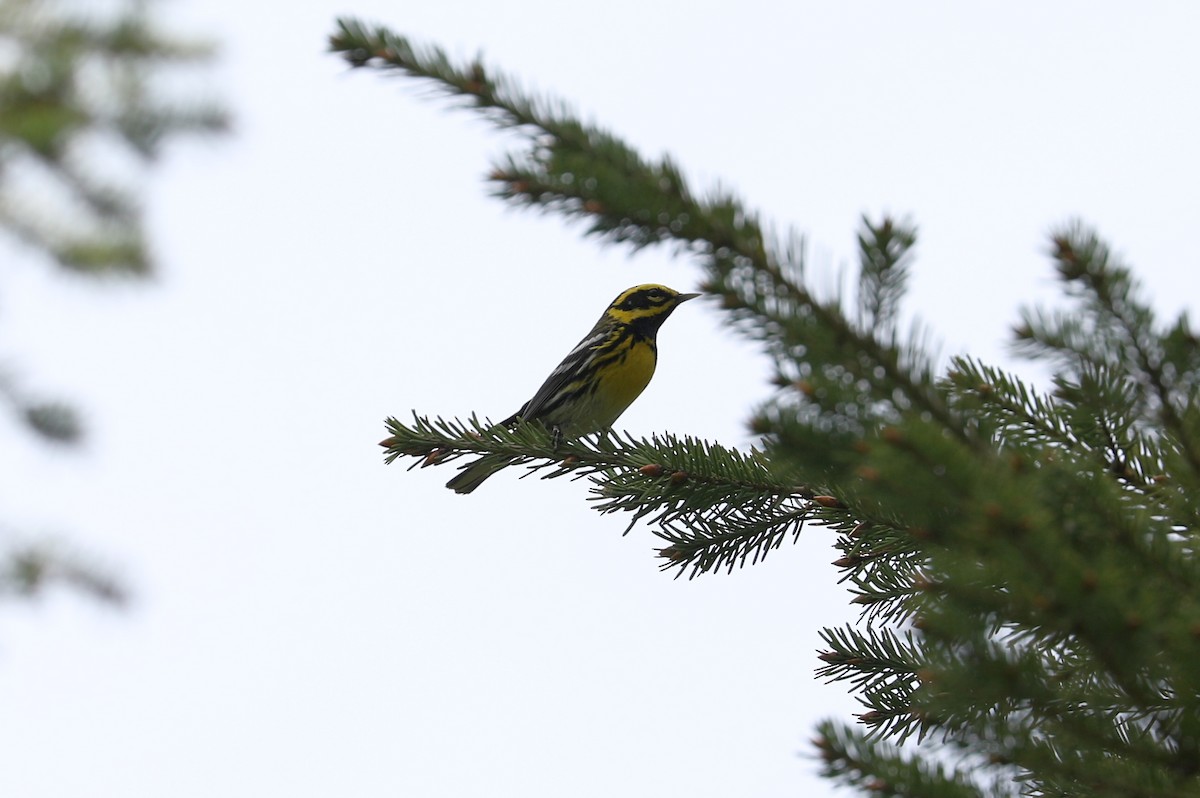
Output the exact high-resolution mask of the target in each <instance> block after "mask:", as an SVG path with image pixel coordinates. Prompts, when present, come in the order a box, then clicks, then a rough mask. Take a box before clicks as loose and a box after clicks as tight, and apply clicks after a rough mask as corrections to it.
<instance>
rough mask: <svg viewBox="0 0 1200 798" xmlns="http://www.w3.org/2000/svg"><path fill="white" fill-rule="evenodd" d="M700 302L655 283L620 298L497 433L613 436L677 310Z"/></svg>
mask: <svg viewBox="0 0 1200 798" xmlns="http://www.w3.org/2000/svg"><path fill="white" fill-rule="evenodd" d="M698 296H700V294H681V293H680V292H678V291H675V290H673V289H671V288H667V287H666V286H665V285H658V284H656V283H647V284H645V285H635V286H634V287H633V288H629V289H627V290H625V291H622V292H621V293H620V294H619V295H618V296H617V298H616V299H614V300H613V301H612V304H610V305H609V306H608V307H607V308H606V309H605V311H604V314H603V315H602V316H601V317H600V320H599V321H597V322H596V326H595V327H593V328H592V330H591V332H589V333H588V334H587V335H585V336H584V337H583V340H582V341H580V342H579V343H578V344H576V345H575V348H574V349H572V350H571V351H570V352H569V353H568V354H567V356H566V357H564V358H563V360H562V362H561V363H559V364H558V366H557V367H556V368H555V369H554V371H552V372H550V376H549V377H547V378H546V381H545V382H544V383H542V387H541V388H539V389H538V390H537V393H535V394H534V395H533V398H532V399H530V400H529V401H528V402H526V403H525V404H524V405H522V406H521V409H520V410H518V411H517V412H515V413H513V414H512V415H511V416H509V417H508V418H506V419H504V420H503V421H501V422H500V425H499V426H504V427H510V428H511V427H513V426H515V425H516V424H518V423H521V422H529V421H537V422H540V423H541V424H543V425H544V426H545V427H546V428H548V429H549V430H550V431H551V432H552V433H553V435H554V440H555V441H556V442H557V441H561V440H563V439H570V438H578V437H580V436H583V435H589V434H591V433H594V432H602V431H606V430H608V429H610V428H611V427H612V425H613V422H615V421H616V420H617V418H619V417H620V415H621V414H622V413H624V412H625V410H626V408H628V407H629V406H630V405H631V404H633V401H634V400H635V399H637V398H638V396H640V395H641V393H642V391H643V390H644V389H645V388H646V386H647V385H649V384H650V378H651V377H653V376H654V367H655V365H656V364H657V362H658V344H657V341H656V336H657V335H658V329H659V327H661V326H662V323H663V322H664V321H666V320H667V317H668V316H670V315H671V313H672V312H673V311H674V310H675V308H677V307H679V306H680V305H681V304H683V303H684V302H687V301H688V300H689V299H695V298H696V297H698ZM513 459H514V458H513V457H511V456H508V455H501V454H485V455H484V456H483V457H480V458H479V459H478V460H475V461H473V462H471V463H468V464H467V465H466V466H464V467H463V468H462V470H461V471H460V472H459V473H458V475H457V476H455V477H454V478H453V479H451V480H450V481H449V482H447V483H446V487H447V488H450V489H451V490H453V491H455V492H456V493H470V492H471V491H473V490H475V489H476V488H478V487H479V486H480V485H481V484H482V483H483V481H484V480H485V479H487V478H488V477H490V476H491V475H492V474H494V473H496V472H497V471H499V470H500V469H502V468H504V467H505V466H507V465H509V464H510V463H511V462H512V461H513Z"/></svg>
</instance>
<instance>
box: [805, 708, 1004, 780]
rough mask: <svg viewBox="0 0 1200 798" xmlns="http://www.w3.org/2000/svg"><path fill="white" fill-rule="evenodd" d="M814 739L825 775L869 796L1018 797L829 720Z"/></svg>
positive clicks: (964, 773)
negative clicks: (977, 783) (985, 786)
mask: <svg viewBox="0 0 1200 798" xmlns="http://www.w3.org/2000/svg"><path fill="white" fill-rule="evenodd" d="M818 734H819V736H818V737H817V739H816V740H815V741H814V744H815V746H816V748H817V752H818V755H819V757H820V759H821V763H822V775H824V776H825V777H827V778H830V779H833V780H834V781H836V782H838V783H840V784H844V785H846V786H850V787H857V788H859V789H861V790H863V791H864V792H865V793H866V794H869V795H878V796H887V798H983V796H1014V798H1015V796H1016V795H1017V793H1016V792H1015V791H1014V790H1013V789H1012V787H1008V788H1002V787H1001V786H1000V785H999V784H996V785H994V786H993V788H992V789H990V790H987V791H984V790H983V789H982V788H981V787H980V786H978V785H976V784H975V783H974V780H973V779H972V776H971V775H970V771H963V770H960V771H951V770H950V769H949V768H947V767H946V765H944V764H942V763H940V762H936V763H931V762H927V761H925V760H923V759H921V758H919V757H915V756H905V755H903V754H901V753H900V751H899V750H898V749H896V748H894V747H892V746H884V745H881V744H879V743H877V742H876V741H875V740H874V739H873V738H871V737H870V736H868V735H865V734H862V733H860V732H857V731H854V730H851V729H847V728H844V727H841V726H838V725H837V724H834V723H830V722H826V723H823V724H821V726H820V727H819V729H818Z"/></svg>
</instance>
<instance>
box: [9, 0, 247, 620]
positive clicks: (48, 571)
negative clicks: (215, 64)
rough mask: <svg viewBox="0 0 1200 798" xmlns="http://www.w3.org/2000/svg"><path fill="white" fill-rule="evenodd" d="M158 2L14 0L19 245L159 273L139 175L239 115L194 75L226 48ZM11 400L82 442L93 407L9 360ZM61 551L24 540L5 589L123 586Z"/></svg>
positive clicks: (72, 268) (26, 414) (112, 267)
mask: <svg viewBox="0 0 1200 798" xmlns="http://www.w3.org/2000/svg"><path fill="white" fill-rule="evenodd" d="M151 7H152V4H151V3H148V2H143V1H140V0H120V1H119V2H118V1H116V0H114V2H84V1H83V0H80V1H79V2H70V1H69V0H61V1H59V2H55V1H54V0H0V236H2V237H4V238H7V239H9V240H8V241H7V242H4V243H5V245H6V247H5V251H6V254H7V253H12V255H13V256H15V257H17V258H21V259H28V260H30V261H34V262H36V261H43V262H46V263H50V264H53V265H54V266H56V267H58V268H59V269H60V270H62V271H64V272H67V273H71V274H75V275H82V276H88V277H99V276H107V275H121V276H126V277H145V276H146V275H148V274H149V273H150V272H151V270H152V268H153V258H152V256H151V253H150V251H149V247H148V244H147V241H146V236H145V232H144V230H143V219H142V211H141V207H140V202H139V183H140V182H141V181H142V180H143V179H144V176H145V173H146V171H147V168H148V167H149V166H150V165H151V164H152V163H153V162H154V160H155V159H156V158H157V157H158V156H159V155H160V154H161V153H162V151H163V148H164V146H165V145H167V144H168V143H169V142H170V141H172V140H174V139H176V138H177V137H179V136H180V135H181V134H211V133H216V132H219V131H223V130H225V129H226V127H227V125H228V120H227V117H226V114H225V112H224V111H223V110H222V109H221V108H220V107H219V106H218V105H216V104H215V103H213V102H211V101H209V100H206V99H205V98H203V97H201V96H198V95H197V94H196V92H195V91H194V90H191V89H188V88H187V83H186V79H187V78H188V73H189V71H196V70H202V69H203V68H204V67H205V66H206V65H207V64H208V63H209V62H210V61H211V58H212V47H211V46H210V45H209V44H208V43H206V42H202V41H196V40H190V39H182V38H177V37H174V36H171V35H168V34H166V33H165V32H163V31H161V30H160V29H159V28H158V26H157V24H156V23H155V20H154V18H153V15H152V13H151ZM10 260H11V259H10ZM10 301H11V299H10ZM5 357H6V359H7V358H8V357H9V355H8V353H7V352H6V353H5ZM0 401H2V402H4V403H6V404H8V405H9V407H10V408H11V409H12V411H13V418H14V419H16V421H17V422H18V424H19V425H20V426H21V427H23V428H25V429H27V430H29V431H31V432H33V433H34V434H36V435H37V436H39V437H40V438H41V439H43V440H45V441H48V442H52V443H55V444H68V445H69V444H74V443H77V442H79V441H80V440H81V439H82V436H83V425H82V422H81V420H80V417H79V413H78V412H77V411H76V410H75V409H73V408H72V407H71V406H69V405H67V404H66V403H64V402H62V401H59V400H54V399H46V398H43V397H39V396H35V395H32V393H31V392H30V391H29V390H28V389H27V388H25V387H24V386H23V385H22V383H21V381H20V380H18V378H17V375H16V373H15V372H14V370H13V369H12V368H4V369H0ZM2 543H3V539H0V544H2ZM30 552H34V553H33V554H31V553H30ZM0 556H4V555H3V553H2V551H0ZM60 556H61V555H59V554H57V553H56V550H55V549H53V548H39V547H34V548H33V549H22V550H15V549H14V550H13V551H11V552H10V553H8V554H7V557H8V567H7V568H0V591H5V590H7V591H8V592H17V593H22V594H28V593H31V592H36V590H39V589H40V588H41V587H42V586H44V585H45V584H46V583H47V582H48V581H61V582H66V583H71V584H75V585H77V586H81V587H87V588H88V591H89V592H90V593H92V594H93V595H96V596H98V597H101V598H110V599H111V598H114V597H116V596H118V595H119V594H120V591H119V590H118V589H115V588H114V587H112V586H111V585H110V586H109V587H103V588H102V587H101V585H104V584H107V582H106V580H104V579H101V578H100V577H98V576H96V575H95V574H92V575H90V576H88V575H87V573H86V567H85V566H84V565H83V563H82V562H79V561H76V560H70V561H68V560H67V559H61V560H59V559H56V558H58V557H60ZM89 585H90V587H88V586H89Z"/></svg>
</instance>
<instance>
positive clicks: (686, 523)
mask: <svg viewBox="0 0 1200 798" xmlns="http://www.w3.org/2000/svg"><path fill="white" fill-rule="evenodd" d="M387 428H388V431H389V432H390V433H391V435H390V436H389V437H388V438H387V439H386V440H384V441H383V442H382V444H381V445H383V446H384V447H385V448H386V450H387V453H386V458H385V459H386V461H387V462H388V463H391V462H393V461H394V460H396V459H398V458H400V457H406V456H407V457H412V458H414V462H413V463H412V465H411V466H410V467H416V466H420V467H428V466H431V465H441V464H444V463H448V462H451V461H453V460H455V459H458V458H460V457H463V456H465V455H470V454H481V455H487V456H495V457H498V458H506V459H511V461H512V464H513V465H524V466H526V467H527V468H528V469H529V471H530V472H531V473H533V472H538V471H543V472H544V473H543V478H555V477H560V476H570V477H572V478H574V479H577V478H580V477H584V476H587V477H590V478H591V480H592V482H593V483H594V484H593V488H592V493H593V494H594V495H593V497H592V498H593V500H594V501H595V502H596V503H595V505H594V507H595V509H597V510H599V511H600V512H601V513H606V514H607V513H615V512H627V513H630V514H631V518H630V522H629V525H628V526H627V527H626V530H625V531H626V533H628V532H629V530H630V529H632V528H633V526H634V524H636V523H637V522H638V521H642V520H644V521H646V522H647V523H649V524H651V525H652V526H653V528H654V534H655V535H657V536H658V537H660V538H662V539H663V540H664V541H666V543H667V544H668V545H667V546H665V547H664V548H662V549H660V550H659V556H661V557H662V558H663V559H664V563H663V568H664V569H670V568H677V569H678V572H679V575H682V574H683V573H688V575H689V577H694V576H697V575H700V574H703V573H708V572H711V571H715V570H720V569H722V568H724V569H726V570H733V569H734V568H735V567H739V566H742V565H745V564H746V563H748V562H749V563H755V562H758V561H759V560H761V559H762V558H763V557H764V556H766V554H767V553H768V552H769V551H771V550H774V549H777V548H779V546H781V545H782V544H783V542H784V541H785V540H786V539H787V538H788V537H792V538H793V539H794V538H795V537H796V536H797V535H799V533H800V529H801V527H802V526H803V523H804V522H805V521H806V520H809V519H813V518H818V517H820V516H821V514H822V513H828V512H831V511H836V512H844V509H838V508H837V507H836V506H835V507H832V508H831V507H828V506H823V505H822V502H824V503H825V505H829V504H834V505H836V504H837V502H836V500H833V499H832V498H831V497H827V496H818V495H816V494H815V493H814V492H813V491H812V490H811V489H810V488H807V487H805V486H803V485H794V484H791V483H789V482H786V481H783V480H780V479H779V478H778V477H777V476H775V475H774V474H773V473H772V472H771V470H770V469H769V468H768V467H767V464H766V461H765V460H764V456H763V454H762V452H758V451H753V450H752V451H751V452H749V453H742V452H738V451H736V450H733V449H728V448H725V447H722V446H718V445H717V444H714V443H710V442H708V441H702V440H697V439H695V438H690V437H685V438H677V437H675V436H673V435H655V436H652V437H650V438H649V439H637V438H634V437H632V436H630V435H628V434H620V433H611V434H601V435H590V436H585V437H583V438H577V439H574V440H563V441H557V442H556V441H555V440H554V436H553V435H551V433H550V432H549V431H548V430H546V429H545V428H544V427H543V426H542V425H540V424H536V423H534V424H518V425H516V426H514V427H512V428H511V429H510V428H507V427H504V426H498V425H491V424H487V423H484V422H480V421H479V420H478V419H476V418H471V419H469V420H468V421H466V422H463V421H459V420H457V419H452V420H445V419H441V418H436V419H432V420H431V419H429V418H426V417H423V416H419V415H417V414H415V413H414V415H413V422H412V424H411V425H409V424H404V423H401V422H399V421H397V420H396V419H394V418H392V419H388V421H387Z"/></svg>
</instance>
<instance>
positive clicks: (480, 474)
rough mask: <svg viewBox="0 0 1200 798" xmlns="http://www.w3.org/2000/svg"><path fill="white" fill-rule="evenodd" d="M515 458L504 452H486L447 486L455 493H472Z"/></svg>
mask: <svg viewBox="0 0 1200 798" xmlns="http://www.w3.org/2000/svg"><path fill="white" fill-rule="evenodd" d="M514 459H515V458H513V457H510V456H508V455H504V454H485V455H484V456H483V457H480V458H479V459H478V460H476V461H475V462H473V463H471V464H469V465H468V466H466V467H465V468H463V470H462V471H460V472H459V473H458V476H456V477H454V479H452V480H450V481H449V482H447V483H446V487H447V488H449V489H450V490H452V491H454V492H455V493H470V492H471V491H473V490H475V489H476V488H478V487H479V486H480V485H482V484H483V481H484V480H485V479H487V478H488V477H490V476H491V475H492V474H495V473H496V472H497V471H499V470H500V469H502V468H504V467H505V466H507V465H509V464H510V463H512V461H513V460H514Z"/></svg>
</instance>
